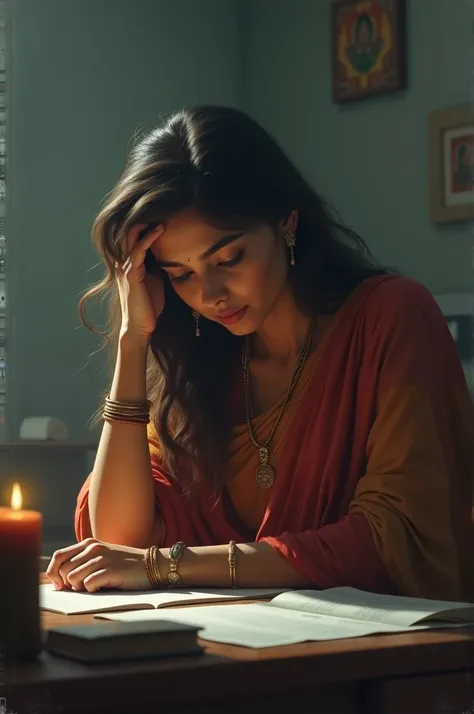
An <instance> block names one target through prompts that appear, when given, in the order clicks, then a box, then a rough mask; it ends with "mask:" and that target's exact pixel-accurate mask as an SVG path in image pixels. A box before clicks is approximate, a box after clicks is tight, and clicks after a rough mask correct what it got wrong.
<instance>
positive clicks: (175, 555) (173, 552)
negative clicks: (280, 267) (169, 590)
mask: <svg viewBox="0 0 474 714" xmlns="http://www.w3.org/2000/svg"><path fill="white" fill-rule="evenodd" d="M185 548H186V545H185V543H184V541H182V540H179V541H178V542H177V543H175V544H174V545H172V546H171V548H170V553H169V558H170V569H169V572H168V583H169V585H170V587H173V586H176V585H181V584H182V580H181V576H180V574H179V573H178V563H179V559H180V558H181V556H182V555H183V553H184V549H185Z"/></svg>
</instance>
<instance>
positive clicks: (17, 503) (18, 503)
mask: <svg viewBox="0 0 474 714" xmlns="http://www.w3.org/2000/svg"><path fill="white" fill-rule="evenodd" d="M22 505H23V497H22V495H21V488H20V484H19V483H14V484H13V489H12V501H11V506H12V509H13V510H14V511H21V507H22Z"/></svg>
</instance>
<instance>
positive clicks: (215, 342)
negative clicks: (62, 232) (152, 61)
mask: <svg viewBox="0 0 474 714" xmlns="http://www.w3.org/2000/svg"><path fill="white" fill-rule="evenodd" d="M190 208H192V209H194V210H195V211H197V213H198V214H199V215H200V216H201V217H202V218H203V219H204V220H206V221H207V222H208V223H210V224H212V225H213V226H216V227H219V228H222V229H223V230H227V229H234V228H238V229H246V228H249V227H251V226H255V225H262V224H267V225H270V226H272V227H276V226H277V224H278V223H279V222H280V221H281V219H283V218H287V217H288V216H289V215H290V213H291V211H292V210H294V209H297V210H298V215H299V218H298V227H297V232H296V248H295V255H296V264H295V266H294V267H292V269H291V271H289V280H290V285H291V288H292V290H293V294H294V298H295V300H296V303H297V305H298V307H299V309H300V310H301V311H302V312H303V313H304V314H308V315H315V314H318V313H332V312H334V311H335V310H337V309H338V307H339V306H340V305H341V304H342V302H343V301H344V300H345V298H346V297H347V296H348V294H349V293H350V292H351V291H352V290H353V289H354V288H355V287H356V286H357V285H358V284H359V283H360V282H361V281H363V280H364V279H365V278H367V277H369V276H371V275H374V274H376V273H380V272H383V271H382V270H381V269H380V268H379V267H378V266H377V265H376V264H375V261H374V260H373V259H372V257H371V256H370V253H369V251H368V249H367V247H366V245H365V244H364V242H363V241H362V239H361V238H360V237H359V236H358V235H356V234H355V233H354V232H353V231H352V230H350V229H348V228H346V227H345V226H344V225H342V224H341V222H340V221H339V220H338V219H337V217H336V216H335V215H334V214H333V212H332V211H331V210H330V209H329V208H328V207H327V205H326V204H325V203H324V202H323V200H322V199H321V198H320V197H319V196H318V194H317V193H316V192H315V191H314V189H313V188H312V187H311V186H310V185H309V183H308V182H307V181H306V180H305V179H304V178H303V176H302V175H301V174H300V173H299V171H298V170H297V169H296V168H295V166H293V164H292V163H291V161H290V159H289V158H288V157H287V156H286V155H285V154H284V152H283V151H282V149H281V148H280V147H279V146H278V144H277V143H276V142H275V141H274V139H273V138H272V137H271V136H270V135H269V134H268V133H267V132H266V131H265V130H264V129H262V128H261V127H260V126H259V125H258V124H257V123H256V122H255V121H253V120H252V119H251V118H250V117H248V116H246V115H245V114H243V113H242V112H240V111H238V110H236V109H230V108H225V107H217V106H197V107H193V108H190V109H183V110H182V111H179V112H177V113H176V114H174V115H173V116H171V118H169V119H168V120H167V121H166V123H165V124H164V125H163V126H162V127H160V128H157V129H155V130H153V131H152V132H151V133H149V134H148V135H147V136H145V137H144V138H142V139H141V140H140V141H139V143H138V144H137V145H136V146H135V148H134V149H133V150H132V152H131V155H130V158H129V161H128V164H127V167H126V169H125V171H124V173H123V175H122V177H121V178H120V180H119V182H118V183H117V185H116V186H115V188H114V189H113V191H112V192H111V194H110V195H109V196H108V197H107V199H106V201H105V204H104V206H103V207H102V209H101V211H100V213H99V215H98V216H97V218H96V220H95V223H94V227H93V242H94V244H95V246H96V248H97V250H98V251H99V253H100V255H101V256H102V259H103V261H104V262H105V265H106V268H107V273H106V276H105V278H104V279H103V280H102V281H101V282H100V283H99V284H98V285H96V286H94V287H93V288H92V289H90V290H88V292H87V293H86V294H85V295H84V296H83V298H82V300H81V303H80V314H81V318H82V320H83V322H84V324H86V325H87V326H88V327H90V328H91V329H94V328H93V327H92V326H91V325H89V324H88V323H87V321H86V320H85V317H84V307H85V303H86V301H87V300H88V299H89V298H90V297H92V296H96V295H98V294H103V293H104V292H108V293H109V294H110V297H111V322H110V331H109V333H108V337H109V338H112V345H113V347H114V349H116V337H117V333H118V329H119V327H120V312H119V310H118V296H117V291H116V286H115V280H114V263H115V261H120V260H122V259H123V256H122V255H121V250H120V244H121V239H122V237H123V236H124V235H125V234H126V233H127V232H128V231H129V229H130V228H131V227H132V226H133V225H134V224H137V223H145V224H149V225H153V224H157V223H166V221H167V220H168V219H169V218H170V217H171V216H173V215H175V214H177V213H178V212H180V211H183V210H184V209H190ZM146 266H147V270H149V271H152V272H154V271H158V272H159V274H160V275H161V276H162V278H163V280H164V285H165V307H164V310H163V312H162V314H161V316H160V318H159V320H158V322H157V326H156V329H155V331H154V333H153V335H152V338H151V343H150V355H149V365H148V374H147V385H148V396H149V399H150V400H151V402H152V410H151V414H152V419H153V422H154V424H155V426H156V430H157V434H158V436H159V439H160V442H161V449H162V460H163V468H164V469H165V470H166V471H167V472H168V473H169V474H170V475H171V477H172V478H174V479H175V480H176V481H177V482H178V483H179V485H180V486H182V487H183V489H188V488H189V487H190V485H191V484H192V483H193V482H196V481H199V479H200V478H201V477H205V478H207V479H209V480H210V481H211V483H213V485H214V488H215V489H216V490H217V491H218V490H219V489H220V485H221V483H222V473H223V467H224V465H225V459H226V454H227V445H228V441H229V436H230V429H231V426H232V415H231V409H230V406H229V399H230V396H229V395H230V391H231V385H232V380H233V378H234V375H235V374H236V372H235V370H236V368H238V357H237V355H238V353H239V351H240V349H241V339H240V338H237V337H235V336H233V335H232V334H231V333H229V332H228V331H227V330H226V329H225V328H223V327H222V326H220V325H218V324H217V323H214V322H210V321H206V320H201V322H202V323H204V324H202V325H201V336H200V338H199V339H196V337H195V334H194V329H193V327H194V323H193V319H192V315H191V310H190V308H189V307H188V306H187V305H186V304H185V303H184V302H183V301H182V300H181V299H180V298H179V297H178V296H177V295H176V293H175V292H174V290H173V288H172V286H171V284H170V281H169V279H168V277H167V276H166V274H165V273H164V271H161V270H159V268H158V267H157V265H156V262H155V261H154V258H153V256H152V254H151V253H150V254H149V256H148V257H147V261H146Z"/></svg>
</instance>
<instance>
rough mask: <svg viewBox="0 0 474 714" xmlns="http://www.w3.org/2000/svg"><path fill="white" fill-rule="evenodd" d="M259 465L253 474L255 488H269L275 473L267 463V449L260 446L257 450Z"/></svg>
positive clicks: (273, 480)
mask: <svg viewBox="0 0 474 714" xmlns="http://www.w3.org/2000/svg"><path fill="white" fill-rule="evenodd" d="M258 456H259V459H260V464H259V466H258V467H257V470H256V472H255V479H256V481H257V486H259V487H260V488H270V487H271V486H273V484H274V482H275V471H274V470H273V469H272V467H271V466H270V464H269V463H268V449H267V448H266V447H265V446H261V447H260V448H259V450H258Z"/></svg>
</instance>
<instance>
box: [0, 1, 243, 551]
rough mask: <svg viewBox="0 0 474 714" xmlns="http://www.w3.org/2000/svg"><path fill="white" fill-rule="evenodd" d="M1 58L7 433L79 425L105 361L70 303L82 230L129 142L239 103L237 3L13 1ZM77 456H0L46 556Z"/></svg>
mask: <svg viewBox="0 0 474 714" xmlns="http://www.w3.org/2000/svg"><path fill="white" fill-rule="evenodd" d="M9 13H10V16H9V21H8V29H7V35H8V39H9V42H10V49H9V56H8V81H9V85H8V89H9V108H10V112H9V117H8V155H9V167H8V204H7V216H8V223H7V236H8V244H9V253H8V305H7V310H8V316H9V330H10V334H9V339H10V351H9V354H10V356H11V359H10V363H9V367H10V371H9V378H8V381H9V407H10V408H9V422H10V424H9V426H10V437H11V438H12V439H17V438H18V431H19V425H20V423H21V420H22V419H23V418H24V417H25V416H31V415H37V414H40V415H54V416H57V417H60V418H62V419H64V420H65V421H66V423H67V424H68V426H69V430H70V437H71V440H72V441H74V442H78V441H88V442H90V441H92V440H95V435H92V434H91V433H90V432H89V431H88V428H87V422H88V420H89V417H90V415H91V414H92V412H93V411H95V409H96V407H97V406H98V397H99V395H100V392H101V391H102V389H103V388H104V387H105V384H106V376H107V373H106V371H104V353H102V354H101V355H98V356H95V357H92V358H91V359H90V360H89V354H90V353H91V352H93V351H94V350H96V349H97V347H98V344H99V342H98V340H97V338H96V337H94V336H91V335H90V334H89V333H88V332H87V331H86V330H85V329H84V328H79V327H78V326H79V321H78V317H77V301H78V297H79V295H80V293H81V292H82V291H83V289H84V287H85V286H86V284H88V283H91V282H94V281H95V280H96V279H97V278H98V277H99V275H100V271H97V270H91V267H92V266H93V265H94V264H96V263H97V261H98V258H97V256H96V254H95V253H94V251H93V249H92V246H91V244H90V229H91V224H92V221H93V218H94V216H95V214H96V213H97V210H98V207H99V204H100V202H101V200H102V197H103V196H104V195H105V194H106V193H107V192H108V191H109V190H110V189H111V188H112V185H113V184H114V182H115V181H116V179H117V178H118V176H119V174H120V172H121V170H122V168H123V165H124V162H125V158H126V153H127V149H128V147H129V146H130V140H131V137H132V136H133V135H134V133H135V132H136V131H137V129H140V128H142V127H144V126H152V125H154V124H156V123H158V122H159V120H160V118H161V115H162V114H163V113H167V112H170V111H173V110H176V109H177V108H179V107H180V106H182V105H184V104H194V103H202V102H214V103H222V104H228V105H239V104H240V103H241V89H242V87H241V50H242V48H241V31H240V30H241V27H240V7H239V3H238V1H237V0H199V2H196V0H173V1H172V2H168V1H167V0H128V1H127V2H119V1H118V0H67V1H66V2H65V1H64V0H11V1H10V7H9ZM89 468H90V459H89V461H88V460H87V452H86V450H85V449H77V448H72V447H65V448H63V447H55V446H51V447H48V446H44V447H41V446H39V447H38V448H31V447H22V448H21V449H19V448H16V449H11V448H7V449H1V448H0V503H2V502H7V499H9V497H10V487H11V483H12V481H13V480H14V478H18V479H19V480H20V482H21V484H22V487H23V490H24V496H25V506H26V507H34V508H38V509H39V510H41V511H42V513H43V516H44V521H45V545H44V550H45V552H50V551H52V550H54V549H55V547H59V546H60V545H61V544H64V543H68V542H70V541H71V539H72V530H71V527H72V514H73V509H74V505H75V501H76V496H77V492H78V490H79V487H80V485H81V483H82V481H83V480H84V477H85V475H86V473H87V471H88V469H89Z"/></svg>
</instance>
